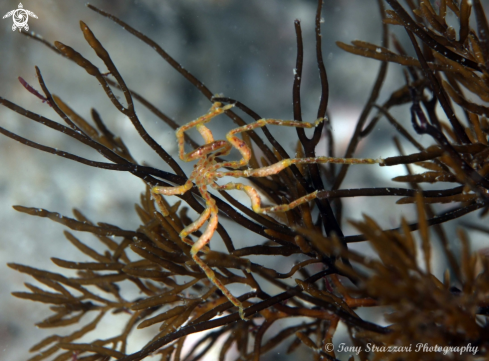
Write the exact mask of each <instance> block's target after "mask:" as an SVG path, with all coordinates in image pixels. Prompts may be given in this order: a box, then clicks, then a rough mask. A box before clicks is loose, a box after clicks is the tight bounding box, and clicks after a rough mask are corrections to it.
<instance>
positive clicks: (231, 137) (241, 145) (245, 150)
mask: <svg viewBox="0 0 489 361" xmlns="http://www.w3.org/2000/svg"><path fill="white" fill-rule="evenodd" d="M323 121H324V119H323V118H320V119H317V120H316V121H315V122H314V123H307V122H298V121H295V120H280V119H260V120H257V121H256V122H254V123H251V124H247V125H244V126H242V127H238V128H236V129H233V130H231V131H230V132H228V134H226V139H227V140H228V142H229V143H231V144H232V145H234V147H235V148H236V149H237V150H238V151H239V152H240V153H241V156H242V157H243V158H242V159H241V160H240V161H230V162H222V163H218V164H216V165H214V166H213V167H212V170H217V169H219V168H223V167H229V168H239V167H242V166H245V165H247V164H248V162H249V161H250V158H251V149H250V148H249V147H248V145H246V143H245V142H244V141H242V140H241V139H239V138H238V137H237V136H236V134H239V133H243V132H248V131H250V130H253V129H256V128H262V127H264V126H266V125H282V126H286V127H296V128H315V127H317V126H318V125H319V124H320V123H322V122H323Z"/></svg>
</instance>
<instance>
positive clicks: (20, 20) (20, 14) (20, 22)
mask: <svg viewBox="0 0 489 361" xmlns="http://www.w3.org/2000/svg"><path fill="white" fill-rule="evenodd" d="M29 15H30V16H32V17H33V18H36V19H37V15H36V14H34V13H33V12H32V11H29V10H24V6H23V5H22V3H19V8H18V9H15V10H12V11H9V12H8V13H6V14H5V15H4V17H3V18H4V19H6V18H8V17H10V16H12V18H13V20H14V25H12V31H15V30H16V29H17V28H19V32H20V31H21V30H22V28H24V30H25V31H28V30H29V25H28V24H27V21H28V20H29Z"/></svg>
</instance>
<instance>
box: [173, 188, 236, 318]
mask: <svg viewBox="0 0 489 361" xmlns="http://www.w3.org/2000/svg"><path fill="white" fill-rule="evenodd" d="M200 191H201V194H202V196H203V197H204V199H205V202H206V210H205V211H204V213H205V214H206V216H207V218H209V225H208V226H207V228H206V229H205V231H204V233H202V235H201V236H200V238H199V239H198V240H197V241H196V242H195V243H194V245H193V246H192V248H191V250H190V253H191V254H192V258H193V260H194V261H195V262H196V263H197V264H198V265H199V266H200V268H201V269H202V270H203V271H204V272H205V274H206V276H207V278H208V279H209V280H210V281H211V282H212V283H213V284H214V285H215V286H216V287H217V288H219V290H221V292H222V293H223V294H224V295H225V296H226V297H227V299H228V300H229V301H230V302H231V303H232V304H233V305H235V306H236V307H238V310H239V315H240V317H241V318H242V319H243V320H244V319H245V317H244V307H243V304H242V303H241V302H240V301H239V300H238V299H237V298H236V297H234V296H233V295H232V294H231V292H229V290H228V289H227V288H226V286H225V285H224V284H223V283H222V282H221V281H220V280H219V279H218V278H217V277H216V274H215V273H214V271H213V270H212V268H210V267H209V266H208V265H207V264H206V263H205V262H204V261H203V260H202V259H201V258H200V257H199V256H198V255H197V254H198V253H199V251H200V250H202V249H203V248H204V247H205V246H206V245H207V244H208V243H209V241H210V239H211V238H212V235H213V234H214V232H215V230H216V228H217V222H218V217H217V215H218V213H219V210H218V208H217V206H216V202H215V201H214V199H212V197H211V196H210V194H209V193H208V192H207V191H206V190H205V188H202V189H200ZM204 213H203V214H202V216H201V217H199V219H198V220H197V221H196V222H194V223H192V224H191V225H189V226H188V227H186V228H185V229H184V230H183V231H182V233H180V236H182V235H183V234H185V233H186V232H189V233H191V232H193V231H195V230H197V229H198V228H200V226H202V224H203V223H204V222H205V219H204V217H205V216H204V217H203V215H204ZM199 221H201V222H202V223H201V224H200V225H199V224H198V222H199ZM190 227H192V228H194V229H193V230H192V229H191V228H190Z"/></svg>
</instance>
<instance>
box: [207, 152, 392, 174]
mask: <svg viewBox="0 0 489 361" xmlns="http://www.w3.org/2000/svg"><path fill="white" fill-rule="evenodd" d="M236 163H237V162H236ZM322 163H336V164H376V163H379V164H381V165H382V163H383V160H382V159H372V158H332V157H316V158H293V159H284V160H281V161H280V162H277V163H275V164H272V165H269V166H267V167H262V168H257V169H247V170H242V171H241V170H234V171H229V172H218V171H215V172H212V173H211V174H212V176H214V177H217V178H222V177H235V178H241V177H268V176H269V175H273V174H277V173H279V172H280V171H282V170H284V169H285V168H287V167H290V166H291V165H292V164H322ZM221 164H223V163H221ZM221 164H219V165H221Z"/></svg>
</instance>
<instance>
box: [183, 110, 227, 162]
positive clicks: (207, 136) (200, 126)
mask: <svg viewBox="0 0 489 361" xmlns="http://www.w3.org/2000/svg"><path fill="white" fill-rule="evenodd" d="M232 107H234V105H233V104H228V105H225V106H222V104H221V103H219V102H216V103H214V104H212V108H211V109H210V111H209V112H208V113H207V114H205V115H203V116H201V117H199V118H197V119H195V120H193V121H191V122H190V123H187V124H185V125H182V126H181V127H180V128H178V129H177V130H176V132H175V135H176V137H177V140H178V151H179V156H180V159H181V160H183V161H185V162H189V161H191V160H193V159H195V158H193V159H192V158H189V154H192V153H193V152H191V153H189V154H185V138H184V133H185V132H186V131H187V130H189V129H191V128H194V127H196V128H197V130H198V131H199V133H200V134H201V135H202V137H203V138H204V141H205V142H206V144H209V143H212V142H214V137H213V136H212V133H211V131H210V130H209V129H208V128H207V127H206V126H205V125H204V124H205V123H208V122H209V121H210V120H211V119H212V118H214V117H216V116H218V115H219V114H222V113H224V112H225V111H226V110H228V109H231V108H232ZM199 148H200V147H199Z"/></svg>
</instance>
